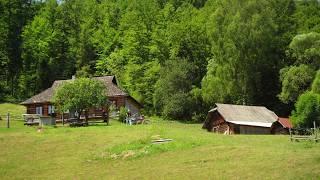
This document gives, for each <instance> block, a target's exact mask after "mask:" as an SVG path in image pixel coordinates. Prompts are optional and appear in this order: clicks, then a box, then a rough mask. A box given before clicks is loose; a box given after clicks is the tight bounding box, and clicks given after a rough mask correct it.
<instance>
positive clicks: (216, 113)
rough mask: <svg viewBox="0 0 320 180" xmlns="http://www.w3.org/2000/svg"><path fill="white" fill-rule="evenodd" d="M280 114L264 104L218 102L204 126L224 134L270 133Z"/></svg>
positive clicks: (209, 113)
mask: <svg viewBox="0 0 320 180" xmlns="http://www.w3.org/2000/svg"><path fill="white" fill-rule="evenodd" d="M277 119H278V116H277V115H276V114H275V113H274V112H272V111H270V110H269V109H267V108H266V107H263V106H242V105H231V104H218V103H217V104H216V107H215V108H214V109H211V110H210V111H209V112H208V116H207V119H206V121H205V122H204V124H203V128H204V129H207V130H208V131H213V132H217V133H223V134H270V127H271V125H272V123H274V122H276V121H277Z"/></svg>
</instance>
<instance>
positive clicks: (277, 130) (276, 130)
mask: <svg viewBox="0 0 320 180" xmlns="http://www.w3.org/2000/svg"><path fill="white" fill-rule="evenodd" d="M292 128H293V125H292V124H291V122H290V120H289V118H279V119H278V121H276V122H274V123H273V124H272V126H271V134H290V132H289V129H292Z"/></svg>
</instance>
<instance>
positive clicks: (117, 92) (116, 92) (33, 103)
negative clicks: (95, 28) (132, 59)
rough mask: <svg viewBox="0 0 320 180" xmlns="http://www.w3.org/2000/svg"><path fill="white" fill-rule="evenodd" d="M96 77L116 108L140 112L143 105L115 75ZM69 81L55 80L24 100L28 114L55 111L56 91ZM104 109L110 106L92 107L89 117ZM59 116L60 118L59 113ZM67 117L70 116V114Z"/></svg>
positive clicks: (45, 114)
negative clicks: (127, 90) (119, 83)
mask: <svg viewBox="0 0 320 180" xmlns="http://www.w3.org/2000/svg"><path fill="white" fill-rule="evenodd" d="M94 79H96V80H98V81H101V82H102V83H103V84H104V85H105V86H106V88H107V96H108V100H109V101H110V102H111V103H112V104H114V105H115V107H116V108H118V109H119V108H120V107H127V108H128V109H129V110H130V111H131V113H132V114H136V113H138V114H139V113H140V109H141V108H142V105H141V104H140V103H138V102H137V101H136V100H135V99H134V98H132V97H131V96H130V95H128V94H127V93H125V92H124V91H122V90H121V89H120V88H119V87H118V85H117V80H116V77H115V76H102V77H94ZM69 81H72V79H69V80H57V81H54V83H53V84H52V86H51V87H50V88H48V89H46V90H44V91H42V92H41V93H39V94H37V95H35V96H33V97H31V98H29V99H27V100H26V101H24V102H22V103H21V104H22V105H24V106H26V107H27V114H39V115H43V116H48V115H51V114H53V113H55V107H54V103H53V102H52V97H53V95H54V91H55V89H57V88H58V87H59V86H60V85H62V84H63V83H65V82H69ZM103 110H105V111H107V110H108V107H101V108H98V109H91V110H90V112H89V113H88V115H89V117H90V116H91V117H95V116H101V115H102V112H103ZM57 118H60V117H59V115H58V116H57ZM66 118H68V115H67V117H66Z"/></svg>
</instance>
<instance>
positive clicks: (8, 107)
mask: <svg viewBox="0 0 320 180" xmlns="http://www.w3.org/2000/svg"><path fill="white" fill-rule="evenodd" d="M8 112H9V113H10V115H13V116H14V117H18V119H21V118H22V116H21V115H22V114H24V113H26V108H25V107H24V106H21V105H16V104H11V103H2V104H0V117H2V118H5V117H6V116H7V113H8Z"/></svg>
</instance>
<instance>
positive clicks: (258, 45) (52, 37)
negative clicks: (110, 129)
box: [0, 0, 320, 120]
mask: <svg viewBox="0 0 320 180" xmlns="http://www.w3.org/2000/svg"><path fill="white" fill-rule="evenodd" d="M319 12H320V3H319V2H318V1H317V0H311V1H295V0H246V1H230V0H192V1H191V0H139V1H136V0H133V1H126V0H118V1H110V0H99V1H98V0H59V1H57V0H46V1H36V0H0V101H21V100H23V99H25V98H28V97H30V96H32V95H34V94H36V93H38V92H40V91H42V90H44V89H46V88H48V87H50V86H51V84H52V83H53V82H54V80H57V79H70V77H71V76H72V75H74V74H77V76H81V77H91V76H100V75H116V76H117V78H118V80H119V85H120V86H121V87H122V88H123V89H125V90H126V91H127V92H128V93H129V94H130V95H132V96H133V97H134V98H135V99H137V100H138V101H139V102H141V103H142V104H144V108H145V111H146V112H147V113H150V114H152V113H157V114H159V115H164V116H166V117H167V118H172V119H184V120H191V119H194V120H196V119H198V120H203V118H204V117H205V113H206V112H207V110H208V109H209V108H210V107H211V106H213V105H214V103H216V102H220V103H235V104H247V105H265V106H267V107H268V108H270V109H273V110H275V111H276V112H277V113H278V114H280V115H283V116H288V115H289V113H290V111H291V110H292V109H293V108H294V106H293V104H294V103H295V102H296V101H297V99H299V96H300V95H301V94H303V93H305V92H306V91H309V90H311V83H312V82H313V80H314V78H315V74H316V71H317V70H318V69H319V68H320V64H319V62H320V54H319V52H320V49H319V44H320V43H319V42H320V41H319V39H320V35H319V33H320V26H319V23H318V22H320V16H319Z"/></svg>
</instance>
